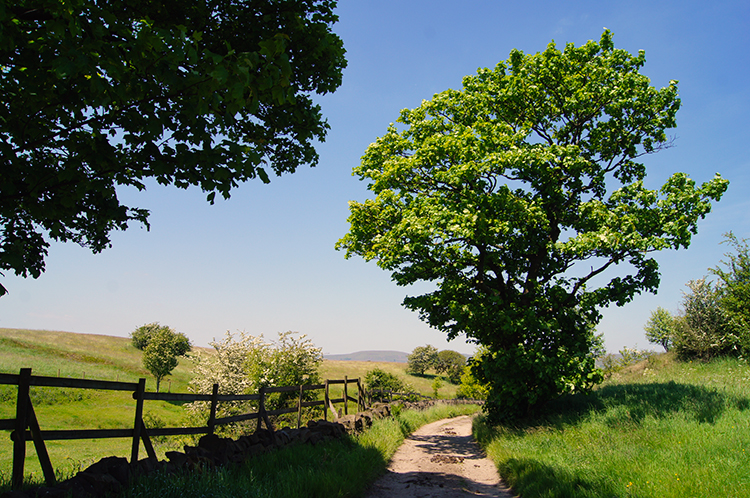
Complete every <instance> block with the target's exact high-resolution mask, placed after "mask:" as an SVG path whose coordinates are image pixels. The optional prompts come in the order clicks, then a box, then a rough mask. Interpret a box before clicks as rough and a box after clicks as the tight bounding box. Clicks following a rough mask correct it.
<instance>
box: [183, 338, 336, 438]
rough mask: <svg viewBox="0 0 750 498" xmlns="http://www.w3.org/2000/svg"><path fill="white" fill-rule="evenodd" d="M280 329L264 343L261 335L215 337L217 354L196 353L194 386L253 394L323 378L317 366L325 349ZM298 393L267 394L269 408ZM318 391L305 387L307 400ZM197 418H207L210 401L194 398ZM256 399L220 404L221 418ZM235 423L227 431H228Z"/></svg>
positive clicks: (250, 407)
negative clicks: (272, 338) (218, 339)
mask: <svg viewBox="0 0 750 498" xmlns="http://www.w3.org/2000/svg"><path fill="white" fill-rule="evenodd" d="M295 334H296V333H295V332H280V333H279V336H278V340H277V341H275V342H270V343H269V342H266V341H265V340H264V339H263V336H262V335H261V336H259V337H255V336H252V335H250V334H246V333H244V332H240V334H239V337H237V339H236V340H235V336H234V335H233V334H231V333H230V332H227V333H226V335H225V337H224V339H223V340H221V341H212V342H210V343H209V344H210V345H211V346H213V348H214V350H215V351H214V353H213V354H206V353H203V352H198V354H196V355H195V356H194V359H195V366H194V369H193V379H192V380H191V381H190V390H191V391H192V392H195V393H200V394H210V393H211V391H212V389H213V385H214V384H219V393H220V394H255V393H257V392H258V389H259V388H261V387H271V386H295V385H303V384H317V383H319V382H320V376H319V373H318V368H319V366H320V364H321V362H322V361H323V355H322V353H321V349H320V348H317V347H315V345H314V344H313V343H312V341H310V340H309V339H307V338H306V336H305V335H304V334H302V335H295ZM298 396H299V392H293V393H273V394H270V395H268V396H267V397H266V405H265V406H266V409H267V410H275V409H278V408H288V407H289V403H290V402H294V403H296V401H297V399H298ZM315 396H316V393H315V392H314V391H304V392H303V398H302V399H303V401H311V400H313V399H314V398H315ZM188 408H189V410H190V411H191V412H192V413H193V414H194V416H197V417H200V418H201V419H203V420H205V418H206V416H207V414H208V408H209V406H208V403H205V402H195V403H191V404H190V405H188ZM256 409H257V406H256V404H255V403H254V402H249V401H244V402H243V401H232V402H223V403H221V404H220V405H219V410H218V414H219V415H218V416H221V417H225V416H230V415H236V414H238V413H247V412H248V411H251V410H256ZM235 429H236V428H235V427H232V426H227V427H226V428H224V429H223V430H226V431H229V432H230V433H231V432H232V431H233V430H235Z"/></svg>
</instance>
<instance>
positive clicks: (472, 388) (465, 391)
mask: <svg viewBox="0 0 750 498" xmlns="http://www.w3.org/2000/svg"><path fill="white" fill-rule="evenodd" d="M456 397H457V398H463V399H487V386H486V385H485V384H482V383H481V382H479V381H478V380H477V379H476V377H474V374H473V373H472V372H471V367H470V366H465V367H464V369H463V373H462V374H461V385H460V386H458V390H456Z"/></svg>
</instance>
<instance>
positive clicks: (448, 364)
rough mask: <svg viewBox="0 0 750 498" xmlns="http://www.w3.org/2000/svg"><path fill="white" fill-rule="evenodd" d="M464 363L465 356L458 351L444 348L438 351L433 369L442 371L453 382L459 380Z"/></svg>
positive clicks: (455, 382) (438, 371) (456, 382)
mask: <svg viewBox="0 0 750 498" xmlns="http://www.w3.org/2000/svg"><path fill="white" fill-rule="evenodd" d="M465 365H466V358H465V357H464V355H462V354H461V353H459V352H458V351H451V350H450V349H445V350H443V351H440V352H439V353H438V359H437V364H436V365H435V371H436V372H437V373H444V374H446V375H447V376H448V380H450V381H451V382H452V383H453V384H458V383H459V382H461V374H462V373H463V371H464V366H465Z"/></svg>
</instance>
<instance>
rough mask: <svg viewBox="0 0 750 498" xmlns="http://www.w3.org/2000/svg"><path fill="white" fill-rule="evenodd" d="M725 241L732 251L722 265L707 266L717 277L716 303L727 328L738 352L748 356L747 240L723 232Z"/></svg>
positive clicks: (749, 261)
mask: <svg viewBox="0 0 750 498" xmlns="http://www.w3.org/2000/svg"><path fill="white" fill-rule="evenodd" d="M724 243H727V244H729V245H731V246H732V247H733V248H734V250H735V252H734V253H731V252H729V253H726V254H725V256H726V258H727V259H726V260H725V261H722V262H721V263H722V265H723V267H724V268H722V267H719V266H717V267H716V268H712V269H709V271H710V272H711V273H713V274H714V275H716V276H717V277H719V283H720V286H721V287H720V294H721V295H720V298H719V304H720V306H721V308H722V309H723V310H724V313H726V315H727V319H728V320H729V327H730V328H731V330H732V333H733V334H734V335H735V336H736V337H737V346H738V350H739V352H740V354H742V355H743V356H744V357H750V248H749V247H748V239H742V240H740V239H738V238H737V237H736V236H735V235H734V234H733V233H732V232H729V233H727V234H725V240H724Z"/></svg>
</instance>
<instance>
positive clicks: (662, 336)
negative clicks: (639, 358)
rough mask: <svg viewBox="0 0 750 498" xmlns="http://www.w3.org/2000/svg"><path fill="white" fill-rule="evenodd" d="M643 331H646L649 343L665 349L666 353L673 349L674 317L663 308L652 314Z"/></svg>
mask: <svg viewBox="0 0 750 498" xmlns="http://www.w3.org/2000/svg"><path fill="white" fill-rule="evenodd" d="M643 329H644V330H645V331H646V339H648V342H650V343H652V344H658V345H659V346H661V347H663V348H664V351H669V349H670V348H671V347H672V338H673V337H674V329H675V322H674V317H673V316H672V314H671V313H670V312H669V311H667V310H665V309H664V308H662V307H661V306H659V307H658V308H656V309H655V310H654V311H652V312H651V316H650V317H649V319H648V322H646V325H645V326H644V327H643Z"/></svg>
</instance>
